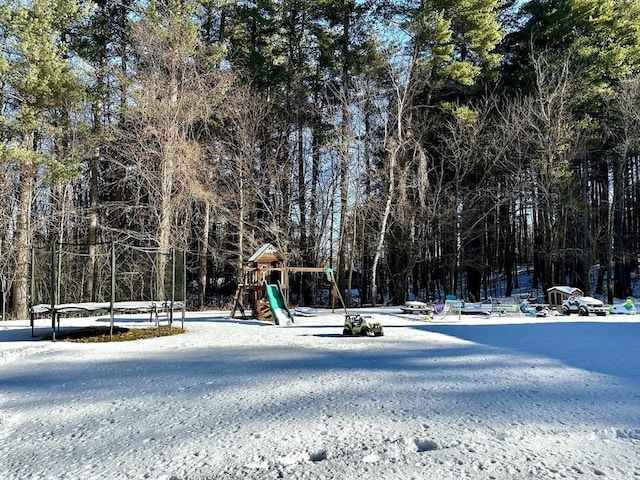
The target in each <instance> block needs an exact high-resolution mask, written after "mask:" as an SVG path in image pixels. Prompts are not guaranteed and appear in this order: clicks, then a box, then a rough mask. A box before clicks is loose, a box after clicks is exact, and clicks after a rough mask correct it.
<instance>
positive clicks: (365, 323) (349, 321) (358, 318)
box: [342, 313, 384, 337]
mask: <svg viewBox="0 0 640 480" xmlns="http://www.w3.org/2000/svg"><path fill="white" fill-rule="evenodd" d="M342 335H346V336H352V335H358V336H363V337H364V336H367V337H381V336H383V335H384V331H383V330H382V324H381V323H380V322H378V321H374V320H368V319H366V318H364V317H363V316H362V315H358V314H355V313H349V314H347V315H345V316H344V328H343V330H342Z"/></svg>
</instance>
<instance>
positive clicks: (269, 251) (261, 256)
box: [249, 243, 284, 262]
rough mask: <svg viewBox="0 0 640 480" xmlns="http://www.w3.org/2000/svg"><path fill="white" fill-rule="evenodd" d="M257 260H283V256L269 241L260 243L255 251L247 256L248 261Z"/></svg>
mask: <svg viewBox="0 0 640 480" xmlns="http://www.w3.org/2000/svg"><path fill="white" fill-rule="evenodd" d="M258 260H263V261H273V260H278V261H284V256H283V255H282V254H281V253H280V252H278V249H277V248H276V247H274V246H273V245H271V244H270V243H265V244H264V245H262V246H261V247H260V248H259V249H258V250H256V252H255V253H254V254H253V255H251V258H249V261H250V262H257V261H258Z"/></svg>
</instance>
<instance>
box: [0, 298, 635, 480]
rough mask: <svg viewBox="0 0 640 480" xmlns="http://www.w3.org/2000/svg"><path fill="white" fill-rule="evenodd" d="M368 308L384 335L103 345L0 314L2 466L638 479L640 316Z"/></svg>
mask: <svg viewBox="0 0 640 480" xmlns="http://www.w3.org/2000/svg"><path fill="white" fill-rule="evenodd" d="M368 313H370V314H371V315H372V316H373V317H375V318H376V319H379V320H380V321H381V322H382V323H383V325H384V328H385V336H384V337H379V338H346V337H342V336H341V332H342V320H343V316H342V315H341V314H340V313H335V314H332V313H331V312H330V311H321V312H320V314H319V316H318V317H313V318H301V317H297V318H296V323H295V325H293V326H288V327H277V326H272V325H267V324H263V323H259V322H254V321H242V320H232V319H229V318H227V316H226V315H225V314H224V313H218V312H207V313H198V314H190V315H189V318H188V319H187V322H186V324H185V327H186V329H187V333H186V334H183V335H175V336H172V337H169V338H159V339H151V340H143V341H137V342H128V343H111V344H74V343H66V342H56V343H52V342H48V341H35V340H32V339H31V338H30V333H31V331H30V329H29V327H28V324H27V322H0V478H2V479H6V480H10V479H27V478H28V479H40V478H41V479H45V478H51V479H61V478H66V479H142V478H149V479H175V480H183V479H271V478H285V479H303V478H304V479H320V480H323V479H336V480H349V479H362V478H365V479H385V480H391V479H402V480H409V479H435V480H440V479H551V478H558V479H560V478H565V479H589V478H597V479H619V480H627V479H633V478H638V479H640V316H607V317H605V318H599V317H593V318H582V317H577V316H573V317H569V318H567V317H556V318H547V319H536V318H525V319H518V318H515V317H513V318H498V317H490V318H481V317H466V316H463V317H462V321H461V322H457V321H454V322H450V323H441V322H432V323H426V322H424V321H421V320H419V318H420V317H418V316H413V317H412V316H411V315H401V314H400V313H399V309H397V308H385V309H377V310H369V311H368ZM436 319H437V317H436ZM449 320H457V318H455V317H454V318H449ZM88 322H89V321H87V320H77V319H76V320H68V321H63V325H72V324H75V325H80V324H86V323H88ZM95 323H98V324H105V323H107V320H106V319H105V318H102V319H97V320H95ZM120 323H122V324H136V325H142V324H144V323H145V322H144V321H143V320H141V319H136V317H122V318H121V322H120ZM37 325H38V327H39V328H38V331H46V330H48V329H47V325H48V321H46V320H39V321H38V323H37Z"/></svg>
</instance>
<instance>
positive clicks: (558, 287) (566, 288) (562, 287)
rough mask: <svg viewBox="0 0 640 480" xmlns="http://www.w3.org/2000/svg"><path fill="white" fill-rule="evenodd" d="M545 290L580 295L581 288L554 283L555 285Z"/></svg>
mask: <svg viewBox="0 0 640 480" xmlns="http://www.w3.org/2000/svg"><path fill="white" fill-rule="evenodd" d="M547 292H549V293H550V292H560V293H563V294H565V295H569V296H571V295H582V290H580V289H579V288H576V287H569V286H567V285H556V286H555V287H551V288H549V289H548V290H547Z"/></svg>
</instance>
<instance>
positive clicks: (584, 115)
mask: <svg viewBox="0 0 640 480" xmlns="http://www.w3.org/2000/svg"><path fill="white" fill-rule="evenodd" d="M0 42H1V43H0V44H1V45H2V56H0V108H1V112H0V114H1V116H0V169H1V170H2V177H1V179H0V224H1V225H2V227H1V229H0V280H1V286H2V288H1V294H2V314H3V317H4V318H7V317H9V316H12V317H15V318H27V317H28V306H29V301H30V299H29V285H30V280H31V279H30V275H31V274H32V272H31V270H30V263H31V251H32V248H39V247H42V248H47V245H51V244H52V243H54V242H59V243H66V244H87V245H91V246H90V247H88V249H87V251H86V255H85V257H84V260H83V261H86V263H87V268H88V269H89V271H91V268H92V262H93V261H94V260H95V255H97V253H96V249H95V247H93V246H95V245H100V244H107V243H118V244H129V245H140V246H153V247H157V248H160V249H166V248H169V247H176V248H179V249H183V250H184V251H186V252H187V262H186V263H187V270H188V277H189V279H191V280H196V281H197V282H198V291H197V295H198V306H204V305H205V304H206V302H207V298H208V297H210V296H211V295H213V294H214V293H215V287H216V286H217V282H218V279H225V280H224V282H232V281H233V280H234V279H237V278H238V275H239V273H238V272H239V269H240V268H241V266H242V264H243V262H244V261H246V260H247V257H248V256H249V255H251V254H252V253H253V252H254V251H255V250H256V248H257V247H259V246H260V245H261V244H263V243H265V242H270V243H272V244H273V245H274V246H276V247H277V248H278V249H279V250H280V251H281V252H284V253H286V256H287V262H289V264H291V265H298V266H303V265H307V266H331V267H333V268H335V269H336V272H337V275H338V281H339V283H340V285H341V287H342V288H343V289H344V291H345V292H346V296H347V298H346V300H347V302H349V301H350V298H349V296H350V294H351V292H352V291H353V290H357V291H359V295H360V296H361V301H362V302H363V303H375V302H377V301H379V300H380V298H381V297H382V295H384V296H385V298H388V299H389V300H390V301H391V302H394V303H399V302H403V301H404V300H405V299H406V298H407V297H408V296H409V295H410V294H413V295H416V296H419V297H421V298H425V299H426V298H439V297H441V296H442V295H444V294H449V293H453V294H456V295H458V296H461V297H463V298H468V299H471V300H480V299H481V298H484V297H485V296H487V295H491V294H495V290H496V288H497V287H496V285H494V284H493V282H494V279H495V278H498V277H500V278H501V279H502V280H501V282H502V283H501V286H500V293H502V294H504V295H505V296H510V295H512V292H513V291H514V289H517V288H518V285H517V275H515V273H516V268H517V266H521V265H525V266H527V267H528V268H530V269H531V275H532V279H533V280H532V284H533V285H534V286H535V287H536V288H540V289H542V291H544V289H546V288H548V287H550V286H552V285H554V284H558V283H560V284H566V283H570V284H571V285H573V286H576V287H582V288H583V289H585V291H587V292H588V291H589V290H590V282H589V280H588V279H589V278H590V277H591V276H592V275H594V274H595V275H596V276H597V282H596V283H595V285H596V287H595V290H596V292H594V293H599V294H602V295H604V296H607V297H608V298H609V301H611V299H612V298H613V297H614V296H615V297H619V298H624V297H625V296H627V295H629V294H630V292H631V286H632V278H633V276H634V271H635V270H637V268H638V257H639V255H640V181H639V180H640V77H639V76H638V74H639V73H640V2H638V1H637V0H532V1H528V2H527V1H525V2H516V1H506V0H422V1H411V0H379V1H365V0H358V1H354V0H337V1H328V0H304V1H303V0H256V1H248V0H118V1H112V0H94V1H85V0H10V1H9V2H8V3H3V5H1V6H0ZM595 266H603V267H605V268H597V269H596V267H595ZM607 266H609V268H606V267H607ZM92 277H93V275H91V274H89V275H87V278H86V279H85V281H84V282H83V284H82V290H83V292H82V296H83V298H85V299H87V300H90V299H91V298H92V296H93V294H92V285H91V278H92ZM409 289H412V291H411V292H410V291H409Z"/></svg>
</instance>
